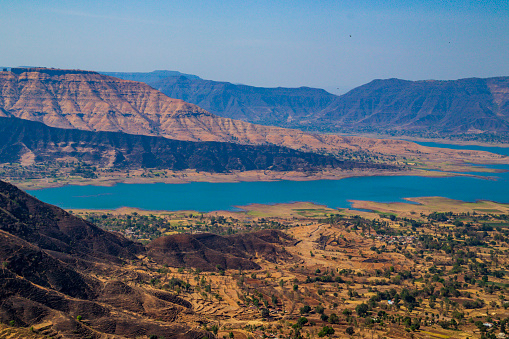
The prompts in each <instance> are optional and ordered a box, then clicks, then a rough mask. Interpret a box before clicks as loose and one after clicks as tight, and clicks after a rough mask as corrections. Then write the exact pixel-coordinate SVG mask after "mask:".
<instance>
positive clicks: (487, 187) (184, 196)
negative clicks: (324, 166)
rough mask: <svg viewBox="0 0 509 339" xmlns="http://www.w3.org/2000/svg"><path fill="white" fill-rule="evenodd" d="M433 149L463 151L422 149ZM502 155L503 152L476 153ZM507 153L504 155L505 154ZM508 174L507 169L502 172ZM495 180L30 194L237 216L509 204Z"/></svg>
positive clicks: (102, 205) (501, 177)
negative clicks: (269, 208)
mask: <svg viewBox="0 0 509 339" xmlns="http://www.w3.org/2000/svg"><path fill="white" fill-rule="evenodd" d="M421 144H425V145H426V146H436V147H448V146H449V147H450V148H453V147H455V148H457V147H462V148H465V149H474V146H467V147H464V146H456V145H444V144H430V143H421ZM475 148H476V149H482V150H488V151H491V152H496V153H500V154H507V153H509V149H507V148H498V147H480V146H476V147H475ZM505 152H507V153H505ZM505 168H507V166H505ZM489 175H490V176H496V177H497V180H485V179H480V178H473V177H448V178H427V177H418V176H376V177H355V178H347V179H342V180H316V181H305V182H299V181H275V182H241V183H202V182H200V183H196V182H194V183H187V184H163V183H158V184H117V185H115V186H112V187H100V186H64V187H58V188H47V189H42V190H35V191H28V192H29V193H30V194H32V195H34V196H36V197H37V198H38V199H40V200H42V201H45V202H47V203H50V204H54V205H57V206H60V207H62V208H87V209H114V208H118V207H122V206H128V207H137V208H141V209H146V210H196V211H203V212H207V211H214V210H235V209H236V208H235V206H241V205H247V204H251V203H260V204H275V203H288V202H295V201H309V202H314V203H317V204H322V205H326V206H329V207H332V208H341V207H343V208H344V207H350V206H351V205H350V203H349V202H348V200H370V201H378V202H396V201H404V200H403V199H404V198H411V197H423V196H442V197H447V198H452V199H459V200H464V201H476V200H493V201H497V202H503V203H509V172H506V173H497V174H489Z"/></svg>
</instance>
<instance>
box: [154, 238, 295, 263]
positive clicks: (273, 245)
mask: <svg viewBox="0 0 509 339" xmlns="http://www.w3.org/2000/svg"><path fill="white" fill-rule="evenodd" d="M289 244H292V241H291V239H290V238H289V237H288V236H287V235H286V234H284V233H282V232H280V231H275V230H272V231H268V230H267V231H259V232H252V233H246V234H236V235H230V236H220V235H216V234H211V233H200V234H175V235H170V236H166V237H161V238H158V239H155V240H154V241H152V242H151V243H150V244H149V245H148V246H147V250H148V251H147V253H148V255H149V256H150V257H151V258H153V260H154V261H156V262H158V263H161V264H166V265H169V266H173V267H193V268H199V269H201V270H205V271H213V270H216V269H247V270H250V269H259V268H260V266H259V265H258V264H257V263H255V262H254V261H253V260H254V259H265V260H267V261H270V262H275V263H277V262H280V261H287V260H291V259H292V256H291V255H290V254H289V253H288V252H286V251H285V250H284V248H283V245H289Z"/></svg>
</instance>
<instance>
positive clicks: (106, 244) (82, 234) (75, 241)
mask: <svg viewBox="0 0 509 339" xmlns="http://www.w3.org/2000/svg"><path fill="white" fill-rule="evenodd" d="M0 230H3V231H5V232H9V233H10V234H12V235H14V236H17V237H19V238H21V239H23V240H25V241H28V242H30V243H32V244H35V245H37V246H38V247H40V248H42V249H47V250H51V251H55V252H60V253H66V254H70V255H78V256H79V257H80V258H86V257H93V258H95V259H106V260H108V261H118V260H119V258H120V257H124V258H132V257H134V255H135V254H136V253H138V252H140V251H141V250H142V248H141V246H140V245H137V244H135V243H133V242H132V241H130V240H127V239H125V238H123V237H121V236H119V235H116V234H113V233H110V232H106V231H103V230H102V229H100V228H99V227H97V226H95V225H93V224H91V223H89V222H87V221H85V220H83V219H81V218H77V217H75V216H73V215H71V214H69V213H67V212H66V211H64V210H62V209H61V208H58V207H56V206H53V205H49V204H46V203H44V202H42V201H40V200H38V199H36V198H34V197H32V196H30V195H28V194H27V193H25V192H23V191H21V190H19V189H18V188H17V187H15V186H13V185H11V184H8V183H6V182H3V181H0Z"/></svg>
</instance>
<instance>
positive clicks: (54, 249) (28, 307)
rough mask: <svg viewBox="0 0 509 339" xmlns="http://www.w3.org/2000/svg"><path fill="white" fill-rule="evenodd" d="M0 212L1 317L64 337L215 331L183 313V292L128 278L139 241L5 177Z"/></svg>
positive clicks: (186, 309)
mask: <svg viewBox="0 0 509 339" xmlns="http://www.w3.org/2000/svg"><path fill="white" fill-rule="evenodd" d="M0 218H1V221H0V261H1V262H2V266H1V267H0V322H2V323H10V324H13V325H14V326H17V327H20V326H21V327H29V326H32V325H37V324H42V326H41V327H42V328H44V329H45V330H44V332H41V333H43V334H47V335H49V336H52V337H59V338H62V337H65V338H84V337H91V338H99V337H104V336H105V335H110V336H111V335H115V336H116V337H117V338H119V337H136V336H148V335H158V336H166V337H175V338H203V337H209V336H211V335H210V334H208V333H206V332H204V331H199V330H193V329H191V328H190V327H189V325H187V324H186V320H182V319H181V318H182V317H184V318H185V319H188V320H189V319H192V318H189V317H192V314H193V312H192V306H191V305H190V304H189V303H188V302H186V301H185V300H183V299H181V298H178V297H177V296H175V295H173V294H171V293H168V292H165V291H155V290H153V289H147V288H144V287H140V286H136V285H133V284H128V283H127V280H129V279H127V278H128V277H129V274H131V272H130V271H129V270H127V269H124V268H123V265H124V264H125V261H124V260H125V259H129V260H130V261H131V262H137V261H138V259H137V257H136V254H138V253H144V251H145V249H144V247H143V246H142V245H139V244H135V243H133V242H131V241H129V240H127V239H125V238H123V237H122V236H119V235H115V234H112V233H109V232H106V231H103V230H101V229H99V228H97V227H96V226H94V225H92V224H90V223H87V222H85V221H83V220H82V219H79V218H76V217H74V216H72V215H70V214H68V213H66V212H65V211H63V210H61V209H59V208H57V207H55V206H51V205H48V204H45V203H42V202H40V201H38V200H37V199H35V198H33V197H31V196H29V195H27V194H26V193H24V192H22V191H20V190H18V189H17V188H16V187H14V186H12V185H10V184H7V183H4V182H1V181H0ZM119 275H123V277H124V278H123V279H122V280H123V281H120V280H118V279H117V277H118V276H119ZM135 278H136V279H140V278H139V277H138V275H137V274H136V275H135ZM156 319H157V321H155V320H156ZM36 328H39V327H37V326H36ZM36 331H37V330H36Z"/></svg>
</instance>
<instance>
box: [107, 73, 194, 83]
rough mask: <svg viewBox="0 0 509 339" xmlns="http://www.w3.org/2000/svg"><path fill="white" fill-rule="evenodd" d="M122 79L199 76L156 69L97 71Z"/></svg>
mask: <svg viewBox="0 0 509 339" xmlns="http://www.w3.org/2000/svg"><path fill="white" fill-rule="evenodd" d="M98 73H100V74H104V75H108V76H111V77H115V78H120V79H124V80H131V81H139V82H144V83H147V84H150V83H153V82H156V81H159V80H162V79H165V78H168V77H185V78H188V79H200V77H199V76H197V75H193V74H185V73H181V72H178V71H166V70H156V71H153V72H98Z"/></svg>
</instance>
